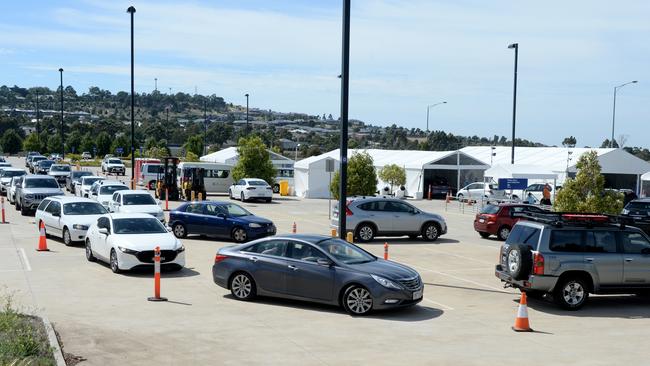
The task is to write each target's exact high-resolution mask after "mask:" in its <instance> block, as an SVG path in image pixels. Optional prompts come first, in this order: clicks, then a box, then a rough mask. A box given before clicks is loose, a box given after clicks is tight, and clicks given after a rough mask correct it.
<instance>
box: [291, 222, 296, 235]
mask: <svg viewBox="0 0 650 366" xmlns="http://www.w3.org/2000/svg"><path fill="white" fill-rule="evenodd" d="M296 229H297V228H296V222H295V221H294V222H293V226H292V227H291V232H292V233H294V234H295V233H296V232H297V230H296Z"/></svg>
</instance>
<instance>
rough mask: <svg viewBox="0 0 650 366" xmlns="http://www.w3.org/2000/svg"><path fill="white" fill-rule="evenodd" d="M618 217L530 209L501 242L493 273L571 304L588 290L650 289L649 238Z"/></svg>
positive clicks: (531, 291)
mask: <svg viewBox="0 0 650 366" xmlns="http://www.w3.org/2000/svg"><path fill="white" fill-rule="evenodd" d="M620 222H622V221H620V219H619V218H612V217H609V216H603V215H594V214H563V213H546V214H534V215H532V216H531V215H530V214H528V215H527V217H526V221H519V222H517V224H516V225H515V226H514V227H513V229H512V232H511V233H510V236H508V239H507V240H506V242H505V244H503V246H502V247H501V251H500V255H499V258H500V260H499V262H500V263H499V264H497V265H496V269H495V275H496V277H498V278H499V279H500V280H501V281H503V282H505V283H506V286H511V287H515V288H519V289H521V290H522V291H525V292H526V293H528V294H529V295H531V296H532V297H542V296H544V295H545V294H552V297H553V300H554V301H555V302H556V303H557V304H558V305H560V306H561V307H563V308H564V309H567V310H577V309H580V308H581V307H582V306H584V305H585V303H586V301H587V298H588V297H589V294H590V293H591V294H611V293H619V294H620V293H632V294H645V293H647V291H650V271H649V270H648V268H650V239H649V238H648V236H646V234H645V233H644V232H643V231H642V230H640V229H639V228H636V227H631V226H626V225H625V224H623V223H620Z"/></svg>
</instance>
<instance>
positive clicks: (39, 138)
mask: <svg viewBox="0 0 650 366" xmlns="http://www.w3.org/2000/svg"><path fill="white" fill-rule="evenodd" d="M38 110H39V109H38V91H36V139H37V140H38V143H39V144H40V143H41V124H40V120H39V118H38V117H39V113H38ZM39 150H40V149H39Z"/></svg>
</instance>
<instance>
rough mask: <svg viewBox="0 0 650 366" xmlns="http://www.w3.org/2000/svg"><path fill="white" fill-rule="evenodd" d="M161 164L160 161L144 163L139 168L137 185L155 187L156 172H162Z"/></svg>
mask: <svg viewBox="0 0 650 366" xmlns="http://www.w3.org/2000/svg"><path fill="white" fill-rule="evenodd" d="M162 171H163V165H162V164H160V163H144V164H142V168H140V176H139V177H138V185H140V186H145V187H149V189H151V190H153V189H156V181H157V180H158V173H162Z"/></svg>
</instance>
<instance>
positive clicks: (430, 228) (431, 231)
mask: <svg viewBox="0 0 650 366" xmlns="http://www.w3.org/2000/svg"><path fill="white" fill-rule="evenodd" d="M439 236H440V227H439V226H438V224H436V223H435V222H428V223H426V224H424V226H423V227H422V238H424V240H426V241H434V240H436V239H438V237H439Z"/></svg>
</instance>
